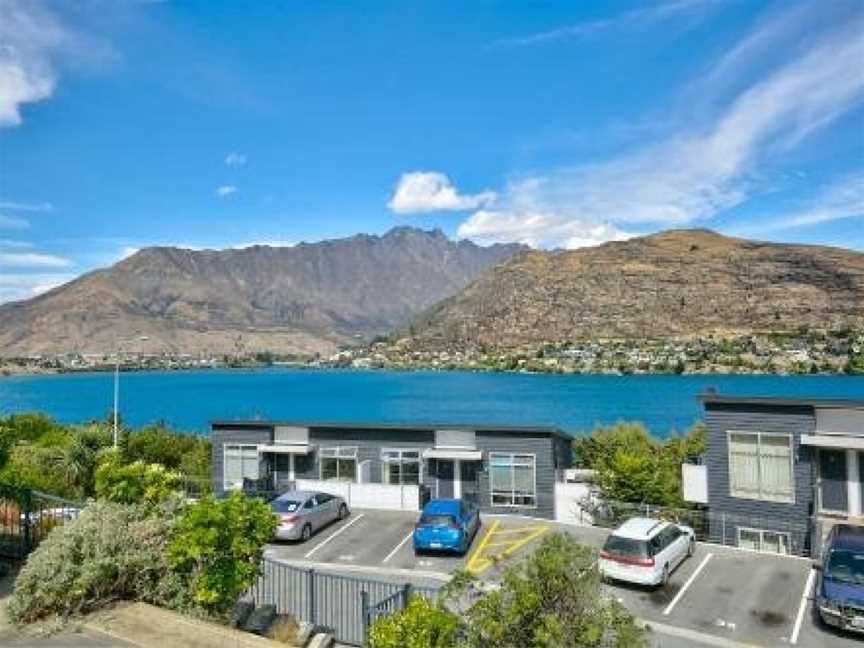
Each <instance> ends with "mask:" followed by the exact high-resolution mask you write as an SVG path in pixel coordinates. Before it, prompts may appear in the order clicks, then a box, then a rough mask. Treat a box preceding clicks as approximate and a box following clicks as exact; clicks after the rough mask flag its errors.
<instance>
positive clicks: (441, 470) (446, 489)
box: [436, 459, 454, 499]
mask: <svg viewBox="0 0 864 648" xmlns="http://www.w3.org/2000/svg"><path fill="white" fill-rule="evenodd" d="M453 472H454V470H453V460H452V459H439V460H438V474H437V477H438V492H437V493H436V497H439V498H442V499H449V498H451V497H453Z"/></svg>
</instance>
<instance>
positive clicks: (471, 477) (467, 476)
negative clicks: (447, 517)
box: [460, 461, 480, 506]
mask: <svg viewBox="0 0 864 648" xmlns="http://www.w3.org/2000/svg"><path fill="white" fill-rule="evenodd" d="M460 463H461V468H462V470H461V472H462V499H464V500H465V501H467V502H473V503H474V504H476V505H478V506H479V505H480V484H479V480H478V479H477V470H478V468H479V466H480V462H479V461H462V462H460Z"/></svg>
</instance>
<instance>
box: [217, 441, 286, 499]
mask: <svg viewBox="0 0 864 648" xmlns="http://www.w3.org/2000/svg"><path fill="white" fill-rule="evenodd" d="M272 438H273V427H272V426H269V425H262V426H261V427H260V428H249V427H244V428H233V429H232V428H220V429H215V430H211V431H210V446H211V448H210V452H211V456H212V459H213V460H212V461H211V462H210V465H211V470H212V472H211V483H212V485H213V492H214V493H217V494H218V493H223V492H224V489H223V484H224V481H223V477H224V475H223V474H222V466H223V463H224V460H225V450H224V446H225V444H226V443H227V444H235V443H241V444H244V443H248V444H255V445H257V444H259V443H270V441H271V440H272Z"/></svg>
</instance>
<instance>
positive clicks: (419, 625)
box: [369, 596, 459, 648]
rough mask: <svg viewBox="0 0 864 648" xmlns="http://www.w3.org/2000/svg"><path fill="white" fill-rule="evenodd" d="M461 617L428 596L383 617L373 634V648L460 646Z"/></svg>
mask: <svg viewBox="0 0 864 648" xmlns="http://www.w3.org/2000/svg"><path fill="white" fill-rule="evenodd" d="M458 632H459V617H457V616H456V615H455V614H453V613H452V612H450V611H449V610H447V609H446V608H445V607H444V606H442V605H440V604H438V603H435V602H434V601H430V600H429V599H428V598H426V597H424V596H412V597H411V599H410V600H409V601H408V606H407V607H406V608H405V609H404V610H400V611H398V612H395V613H393V614H390V615H387V616H384V617H380V618H379V619H377V620H376V621H375V623H373V624H372V627H371V628H370V630H369V645H370V646H371V648H450V647H451V646H455V645H456V640H457V636H458Z"/></svg>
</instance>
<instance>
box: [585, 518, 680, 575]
mask: <svg viewBox="0 0 864 648" xmlns="http://www.w3.org/2000/svg"><path fill="white" fill-rule="evenodd" d="M695 547H696V539H695V537H694V533H693V529H691V528H690V527H687V526H681V525H678V524H673V523H671V522H662V521H661V520H654V519H651V518H631V519H629V520H627V521H626V522H625V523H624V524H622V525H621V526H620V527H618V528H617V529H615V531H613V532H612V534H611V535H610V536H609V537H608V538H607V539H606V543H605V544H604V545H603V549H602V551H600V573H601V574H603V576H604V577H606V578H611V579H614V580H620V581H627V582H628V583H636V584H638V585H665V584H666V583H668V582H669V574H671V573H672V572H673V571H674V570H675V568H676V567H677V566H678V565H680V564H681V563H682V562H683V561H684V559H685V558H687V557H688V556H692V555H693V551H694V550H695Z"/></svg>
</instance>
